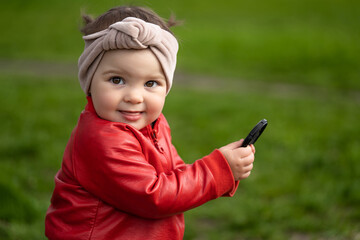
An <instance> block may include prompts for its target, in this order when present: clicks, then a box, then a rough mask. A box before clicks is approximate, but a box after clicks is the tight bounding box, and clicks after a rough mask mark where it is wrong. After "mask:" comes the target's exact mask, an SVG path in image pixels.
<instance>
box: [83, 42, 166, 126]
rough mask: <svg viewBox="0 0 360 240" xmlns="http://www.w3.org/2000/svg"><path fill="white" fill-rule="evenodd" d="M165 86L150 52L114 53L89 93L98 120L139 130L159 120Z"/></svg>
mask: <svg viewBox="0 0 360 240" xmlns="http://www.w3.org/2000/svg"><path fill="white" fill-rule="evenodd" d="M166 87H167V86H166V78H165V75H164V73H163V70H162V68H161V65H160V63H159V61H158V59H157V58H156V57H155V55H154V54H153V53H152V52H151V50H149V49H145V50H111V51H108V52H106V53H105V55H104V56H103V58H102V60H101V62H100V64H99V66H98V68H97V70H96V71H95V74H94V77H93V79H92V83H91V87H90V94H91V97H92V100H93V103H94V107H95V111H96V113H97V114H98V116H99V117H101V118H103V119H106V120H109V121H112V122H122V123H127V124H130V125H131V126H133V127H135V128H136V129H138V130H140V129H142V128H144V127H145V126H146V125H148V124H150V123H152V122H153V121H155V120H156V119H157V118H158V117H159V115H160V113H161V111H162V109H163V106H164V103H165V97H166V90H167V88H166Z"/></svg>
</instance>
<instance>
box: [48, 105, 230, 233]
mask: <svg viewBox="0 0 360 240" xmlns="http://www.w3.org/2000/svg"><path fill="white" fill-rule="evenodd" d="M236 187H237V183H235V182H234V179H233V176H232V173H231V170H230V167H229V165H228V164H227V161H226V159H225V158H224V157H223V155H222V154H221V153H220V151H219V150H215V151H213V152H212V153H211V154H210V155H208V156H206V157H204V158H202V159H199V160H197V161H195V162H194V163H193V164H185V163H184V162H183V161H182V160H181V158H180V157H179V155H178V154H177V152H176V150H175V148H174V146H173V145H172V143H171V135H170V128H169V126H168V123H167V121H166V119H165V117H164V116H163V115H161V116H160V117H159V119H158V120H157V121H156V124H155V126H154V128H152V127H151V126H150V125H149V126H147V127H145V128H144V129H141V130H140V131H138V130H136V129H135V128H133V127H131V126H130V125H127V124H124V123H117V122H109V121H106V120H103V119H100V118H99V117H98V116H97V115H96V112H95V110H94V107H93V104H92V101H91V98H88V104H87V106H86V108H85V110H84V111H83V112H82V113H81V115H80V118H79V121H78V124H77V126H76V127H75V129H74V130H73V132H72V135H71V138H70V140H69V142H68V144H67V147H66V150H65V153H64V158H63V162H62V167H61V169H60V170H59V172H58V173H57V174H56V176H55V189H54V193H53V196H52V198H51V205H50V207H49V209H48V211H47V215H46V221H45V234H46V236H47V237H48V238H49V239H61V240H66V239H74V240H75V239H76V240H81V239H142V240H143V239H182V238H183V235H184V217H183V212H184V211H186V210H189V209H191V208H194V207H197V206H199V205H201V204H203V203H205V202H207V201H209V200H212V199H215V198H218V197H220V196H224V195H227V196H232V195H233V194H234V192H235V191H236Z"/></svg>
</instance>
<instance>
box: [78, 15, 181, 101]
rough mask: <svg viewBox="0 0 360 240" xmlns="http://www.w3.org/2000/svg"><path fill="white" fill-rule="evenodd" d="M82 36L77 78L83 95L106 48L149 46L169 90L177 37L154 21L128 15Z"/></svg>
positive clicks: (86, 91) (174, 65)
mask: <svg viewBox="0 0 360 240" xmlns="http://www.w3.org/2000/svg"><path fill="white" fill-rule="evenodd" d="M83 39H84V40H85V48H84V52H83V53H82V54H81V56H80V58H79V61H78V66H79V81H80V85H81V88H82V89H83V91H84V92H85V94H88V93H89V88H90V84H91V81H92V78H93V76H94V73H95V71H96V69H97V67H98V65H99V64H100V61H101V59H102V57H103V55H104V53H105V52H106V51H109V50H115V49H146V48H149V49H150V50H151V51H152V52H153V53H154V55H155V56H156V58H157V59H158V60H159V62H160V65H161V67H162V69H163V71H164V74H165V77H166V81H167V93H168V92H169V90H170V88H171V85H172V81H173V77H174V71H175V67H176V54H177V51H178V48H179V45H178V42H177V40H176V38H175V37H174V36H173V35H172V34H171V33H170V32H168V31H166V30H164V29H162V28H160V26H158V25H156V24H152V23H148V22H145V21H143V20H141V19H139V18H134V17H128V18H125V19H124V20H122V21H120V22H116V23H114V24H112V25H110V26H109V27H108V28H107V29H105V30H102V31H100V32H96V33H93V34H90V35H87V36H84V37H83Z"/></svg>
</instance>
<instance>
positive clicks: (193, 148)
mask: <svg viewBox="0 0 360 240" xmlns="http://www.w3.org/2000/svg"><path fill="white" fill-rule="evenodd" d="M129 3H130V4H134V5H145V6H148V7H151V8H152V9H154V10H155V11H156V12H157V13H159V15H161V16H163V17H165V18H167V17H168V16H170V14H171V12H173V13H175V14H176V16H177V18H178V19H181V20H185V22H184V24H183V25H182V26H179V27H176V28H174V29H173V30H174V32H175V34H176V35H177V37H178V38H179V41H180V52H179V55H178V68H177V72H176V77H175V86H174V88H173V89H172V91H171V93H170V95H169V96H168V99H167V103H166V107H165V109H164V112H165V114H166V116H167V118H168V121H169V122H170V125H171V127H172V131H173V141H174V144H175V145H176V146H177V148H178V151H179V153H180V155H181V156H182V157H183V159H184V160H185V161H187V162H189V163H191V162H193V161H194V160H196V159H197V158H200V157H202V156H203V155H205V154H208V153H209V152H211V151H212V150H213V149H214V148H216V147H221V146H223V145H224V144H227V143H228V142H230V141H235V140H237V139H238V138H241V137H245V135H246V134H247V133H248V131H250V129H251V128H252V126H253V125H254V124H255V123H256V122H258V121H259V120H260V119H261V118H267V119H268V121H269V127H268V128H267V130H266V132H265V133H264V135H263V136H262V137H261V139H260V140H259V142H258V143H257V144H256V147H257V154H256V163H255V169H254V171H253V173H252V175H251V177H250V178H248V179H246V180H244V181H243V182H242V183H241V184H240V187H239V190H238V192H237V194H236V195H235V196H234V197H233V198H225V199H224V198H223V199H219V200H215V201H212V202H210V203H207V204H205V205H204V206H202V207H200V208H197V209H194V210H191V211H189V212H187V213H186V231H185V239H300V240H303V239H360V206H359V203H360V180H359V177H360V164H359V159H360V149H359V147H360V140H359V136H360V127H359V124H358V120H359V119H360V110H359V109H360V108H359V106H360V82H359V79H360V78H359V77H360V59H359V58H360V57H359V56H360V46H359V42H360V41H359V40H360V30H359V27H358V26H359V23H360V21H359V20H360V17H359V16H360V2H357V1H351V0H345V1H340V0H329V1H324V0H313V1H308V0H303V1H300V0H292V1H284V0H268V1H266V0H258V1H249V0H246V1H222V2H219V1H212V0H209V1H188V0H183V1H175V0H168V1H165V0H157V1H140V0H139V1H132V2H129V1H127V2H126V1H114V0H103V1H94V0H92V1H84V0H82V1H80V0H79V1H70V0H62V1H59V0H49V1H46V2H44V1H40V0H33V1H24V0H22V1H21V0H13V1H7V2H3V3H2V4H1V8H0V18H1V21H0V26H1V29H2V34H1V38H0V101H1V111H0V116H1V124H0V130H1V133H2V134H1V135H0V239H44V238H45V237H44V236H43V232H44V216H45V212H46V209H47V207H48V205H49V201H50V197H51V193H52V190H53V186H54V184H53V177H54V175H55V173H56V171H57V170H58V168H59V167H60V164H61V158H62V154H63V151H64V148H65V145H66V143H67V140H68V138H69V136H70V133H71V130H72V128H73V127H74V125H75V124H76V121H77V118H78V116H79V113H80V111H81V110H82V109H83V107H84V104H85V98H84V96H83V93H82V91H81V90H80V87H79V84H78V82H77V77H76V72H74V68H75V69H76V61H77V58H78V56H79V55H80V54H81V51H82V49H83V42H82V39H81V36H80V34H79V31H78V29H79V26H80V25H81V19H80V17H79V16H80V11H81V10H85V11H86V12H88V13H91V14H94V15H95V16H97V15H98V14H100V13H102V12H104V11H106V10H108V9H109V8H111V7H113V6H116V5H121V4H129ZM52 65H54V66H58V67H57V68H55V70H54V68H51V67H50V66H52ZM71 66H74V68H72V67H71Z"/></svg>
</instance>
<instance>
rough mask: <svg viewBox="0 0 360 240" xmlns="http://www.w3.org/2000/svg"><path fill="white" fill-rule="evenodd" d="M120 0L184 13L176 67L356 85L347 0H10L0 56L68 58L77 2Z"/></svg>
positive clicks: (354, 25)
mask: <svg viewBox="0 0 360 240" xmlns="http://www.w3.org/2000/svg"><path fill="white" fill-rule="evenodd" d="M122 3H132V4H138V5H146V6H149V7H151V8H153V9H154V10H155V11H156V12H158V13H159V14H160V15H161V16H163V17H165V18H166V17H168V16H169V15H170V13H171V12H174V13H175V14H176V15H177V16H178V18H179V19H183V20H185V24H184V25H183V26H180V27H176V28H175V29H174V31H175V33H176V35H177V36H178V38H179V40H180V52H179V61H178V62H179V64H178V69H180V70H184V71H187V72H196V73H204V72H206V73H208V74H212V75H218V76H229V77H232V78H241V79H249V80H252V81H253V80H260V81H272V82H290V83H301V84H308V85H319V86H326V87H331V88H343V89H357V90H359V89H360V81H358V79H359V78H360V57H359V56H360V45H359V44H358V43H359V42H360V30H359V27H358V23H359V22H360V2H359V1H352V0H343V1H339V0H326V1H325V0H313V1H309V0H296V1H284V0H271V1H268V0H260V1H251V0H243V1H237V0H231V1H226V2H221V1H211V0H210V1H189V0H183V1H177V0H171V1H168V0H157V1H151V2H150V1H143V0H138V1H114V0H103V1H96V0H90V1H84V0H82V1H70V0H61V1H60V0H53V1H51V4H50V3H48V2H45V1H40V0H34V1H24V0H13V1H7V2H6V3H3V4H2V7H1V9H0V16H1V17H0V18H1V19H2V21H0V27H1V29H2V36H3V37H2V38H1V39H0V57H1V58H16V59H17V58H25V59H40V60H45V61H48V60H57V61H72V62H74V63H75V62H76V60H77V58H78V56H79V55H80V53H81V51H82V49H83V42H82V40H81V36H80V34H79V31H78V29H79V26H80V25H81V20H80V17H79V15H80V9H86V10H87V12H89V13H92V14H94V15H98V14H100V13H102V12H104V11H106V10H107V9H109V8H110V7H113V6H115V5H119V4H122ZM49 4H50V5H49Z"/></svg>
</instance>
